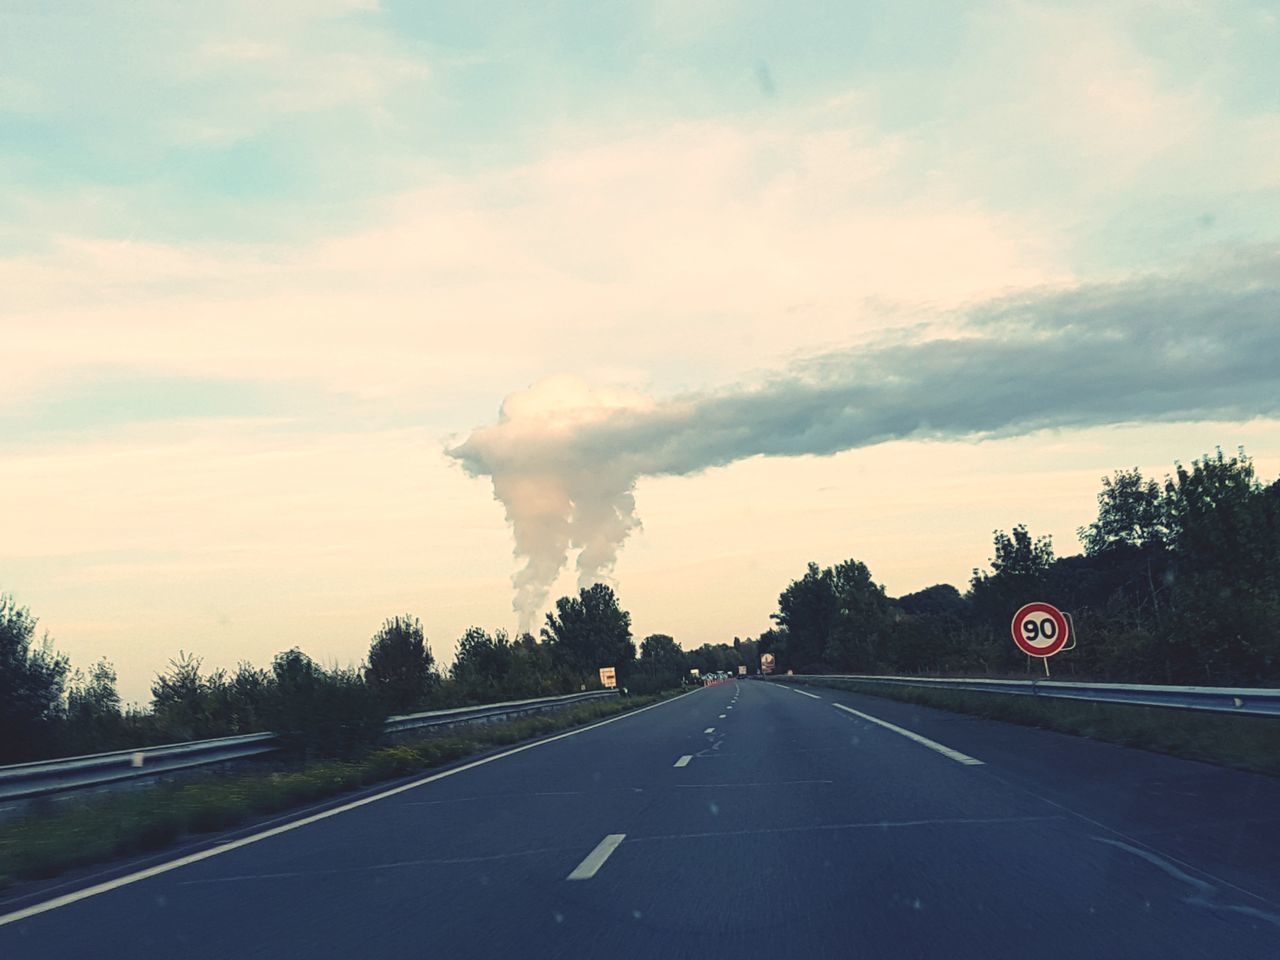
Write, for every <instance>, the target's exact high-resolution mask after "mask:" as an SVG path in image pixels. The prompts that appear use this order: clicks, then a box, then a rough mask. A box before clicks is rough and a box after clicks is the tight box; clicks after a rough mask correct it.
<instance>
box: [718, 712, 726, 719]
mask: <svg viewBox="0 0 1280 960" xmlns="http://www.w3.org/2000/svg"><path fill="white" fill-rule="evenodd" d="M724 716H725V715H724V714H723V713H722V714H720V716H719V717H718V718H717V719H720V720H723V719H724Z"/></svg>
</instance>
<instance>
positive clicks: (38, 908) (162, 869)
mask: <svg viewBox="0 0 1280 960" xmlns="http://www.w3.org/2000/svg"><path fill="white" fill-rule="evenodd" d="M696 692H697V691H696V690H691V691H689V693H682V694H680V695H679V696H676V697H671V698H670V699H669V700H660V701H658V702H657V703H651V704H649V706H647V707H640V708H639V709H638V710H628V711H627V712H626V713H620V714H618V715H617V716H616V717H609V718H608V719H607V720H601V721H600V722H599V723H593V724H590V725H589V726H585V727H576V728H575V729H573V730H566V731H565V732H564V733H558V734H556V735H555V736H553V737H547V738H546V739H544V740H535V741H534V742H533V743H525V744H522V745H520V746H518V747H512V748H511V749H510V750H504V751H503V752H502V753H495V754H494V755H493V756H490V757H481V758H480V759H479V760H472V761H471V762H470V763H464V764H463V765H462V766H460V767H453V768H452V769H449V770H442V771H440V772H439V773H433V774H431V775H430V776H428V777H423V778H422V779H420V780H414V781H413V782H412V783H405V784H401V785H400V786H398V787H392V788H391V789H390V790H384V791H382V792H381V793H375V794H374V795H373V796H371V797H362V798H361V799H359V800H353V801H351V802H350V803H344V804H342V805H341V806H337V807H332V808H331V809H329V810H322V811H321V812H320V813H313V814H311V816H309V817H303V818H302V819H300V820H292V821H290V822H289V823H284V824H281V825H280V826H278V827H272V828H271V829H270V830H263V831H262V832H261V833H255V834H251V835H249V836H247V837H240V838H239V839H238V840H230V841H228V842H227V843H222V844H219V845H218V846H216V847H210V848H209V849H208V850H201V851H199V852H198V853H192V854H188V855H187V856H185V857H179V858H178V859H176V860H170V861H168V862H167V863H158V864H156V865H155V866H154V867H147V868H146V869H145V870H139V871H137V872H136V873H129V874H125V875H124V876H123V877H116V878H115V879H114V880H107V881H104V882H103V883H95V884H94V885H93V886H91V887H85V888H84V889H82V890H76V891H74V892H73V893H66V894H63V895H62V896H60V897H54V898H53V899H52V900H46V901H45V902H44V903H37V904H34V905H33V906H30V907H24V908H23V909H21V910H15V911H13V912H12V913H6V914H4V915H3V916H0V927H3V926H4V925H5V924H9V923H15V922H17V921H18V920H25V919H26V918H27V917H34V916H36V915H38V914H41V913H47V912H48V911H50V910H56V909H58V908H59V907H66V906H70V905H71V904H73V903H78V902H79V901H81V900H87V899H89V898H90V897H96V896H97V895H98V894H100V893H108V892H110V891H112V890H118V889H119V888H120V887H127V886H129V885H130V884H132V883H137V882H138V881H139V880H147V879H150V878H151V877H156V876H159V875H160V874H162V873H168V872H169V871H170V870H177V869H178V868H179V867H185V866H188V865H189V864H192V863H199V862H200V861H201V860H208V859H210V858H211V857H216V856H218V855H219V854H221V853H230V852H231V851H232V850H238V849H240V848H241V847H247V846H248V845H249V844H251V843H257V842H258V841H259V840H266V839H268V838H270V837H275V836H279V835H280V834H282V833H288V832H289V831H290V830H297V829H298V828H299V827H305V826H308V825H310V824H313V823H318V822H319V821H321V820H327V819H329V818H330V817H336V816H337V815H338V814H340V813H346V812H347V811H348V810H355V809H357V808H358V807H363V806H366V805H368V804H370V803H375V802H376V801H378V800H385V799H386V798H387V797H394V796H396V795H397V794H400V793H405V792H406V791H409V790H415V789H417V788H418V787H421V786H424V785H425V784H428V783H433V782H435V781H436V780H443V779H445V778H446V777H452V776H454V775H455V774H459V773H462V772H464V771H466V770H473V769H475V768H476V767H482V766H484V765H485V764H486V763H493V761H495V760H502V759H503V758H505V757H510V756H513V755H514V754H517V753H523V752H524V751H526V750H532V749H533V748H534V747H541V746H544V745H546V744H548V743H555V742H556V741H557V740H564V739H565V738H566V737H572V736H575V735H577V734H579V733H586V732H587V731H588V730H595V729H596V728H597V727H603V726H605V725H606V724H610V723H616V722H617V721H619V720H625V719H626V718H627V717H634V716H636V715H637V714H641V713H644V712H645V711H646V710H652V709H654V708H655V707H661V706H665V705H666V704H668V703H675V701H677V700H682V699H684V698H685V697H687V696H690V695H692V694H693V693H696Z"/></svg>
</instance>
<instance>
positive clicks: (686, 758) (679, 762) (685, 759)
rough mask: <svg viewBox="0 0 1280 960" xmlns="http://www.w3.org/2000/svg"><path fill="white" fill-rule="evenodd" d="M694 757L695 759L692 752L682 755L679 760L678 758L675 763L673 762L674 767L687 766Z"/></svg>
mask: <svg viewBox="0 0 1280 960" xmlns="http://www.w3.org/2000/svg"><path fill="white" fill-rule="evenodd" d="M692 759H693V754H692V753H686V754H685V755H684V756H683V757H681V758H680V759H679V760H677V761H676V762H675V763H673V764H672V766H673V767H687V766H688V765H689V761H690V760H692Z"/></svg>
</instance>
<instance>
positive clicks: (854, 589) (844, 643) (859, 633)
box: [823, 560, 892, 672]
mask: <svg viewBox="0 0 1280 960" xmlns="http://www.w3.org/2000/svg"><path fill="white" fill-rule="evenodd" d="M824 573H827V574H829V578H830V582H831V591H832V594H833V595H834V597H835V600H836V611H837V612H836V618H835V622H834V623H833V625H832V629H831V634H830V637H829V638H828V641H827V647H826V650H825V651H824V656H823V659H824V661H825V662H826V663H827V664H828V665H829V666H831V667H834V668H836V669H841V670H853V671H859V672H860V671H864V670H871V669H873V668H874V667H875V666H876V664H877V663H878V662H879V659H880V644H881V641H882V639H883V637H884V634H885V631H886V630H887V628H888V626H889V623H890V622H891V619H892V618H891V615H890V611H889V600H888V598H887V597H886V596H885V592H884V587H882V586H880V585H879V584H878V583H876V582H875V581H874V580H873V579H872V578H871V571H870V570H869V569H868V568H867V565H866V564H865V563H862V562H860V561H858V560H846V561H844V562H843V563H840V564H837V565H836V566H835V567H833V568H832V569H831V570H829V571H824Z"/></svg>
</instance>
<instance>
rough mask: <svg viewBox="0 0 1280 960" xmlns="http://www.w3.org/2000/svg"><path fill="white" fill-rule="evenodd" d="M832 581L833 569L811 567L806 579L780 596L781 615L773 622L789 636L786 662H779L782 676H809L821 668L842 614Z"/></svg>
mask: <svg viewBox="0 0 1280 960" xmlns="http://www.w3.org/2000/svg"><path fill="white" fill-rule="evenodd" d="M831 577H832V574H831V569H830V568H827V569H826V570H822V569H820V568H819V567H818V565H817V564H816V563H810V564H809V567H808V569H807V570H806V571H805V574H804V576H803V577H801V578H800V579H799V580H793V581H791V583H790V584H788V585H787V588H786V589H785V590H783V591H782V593H781V594H780V595H779V596H778V612H777V613H775V614H772V618H773V620H774V621H775V622H776V623H777V624H778V626H779V628H780V629H781V630H783V631H785V632H786V636H787V644H786V649H785V653H786V661H785V662H782V661H781V660H780V661H779V663H778V670H779V672H783V673H785V672H786V671H787V670H791V669H794V670H797V671H800V672H804V673H808V672H813V671H814V670H817V669H819V668H821V666H822V664H823V656H824V655H825V653H826V649H827V644H828V642H829V641H830V639H831V631H832V628H833V627H834V626H835V622H836V618H837V617H838V616H839V614H840V602H839V600H838V599H837V597H836V593H835V588H834V586H833V585H832V582H831Z"/></svg>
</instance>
